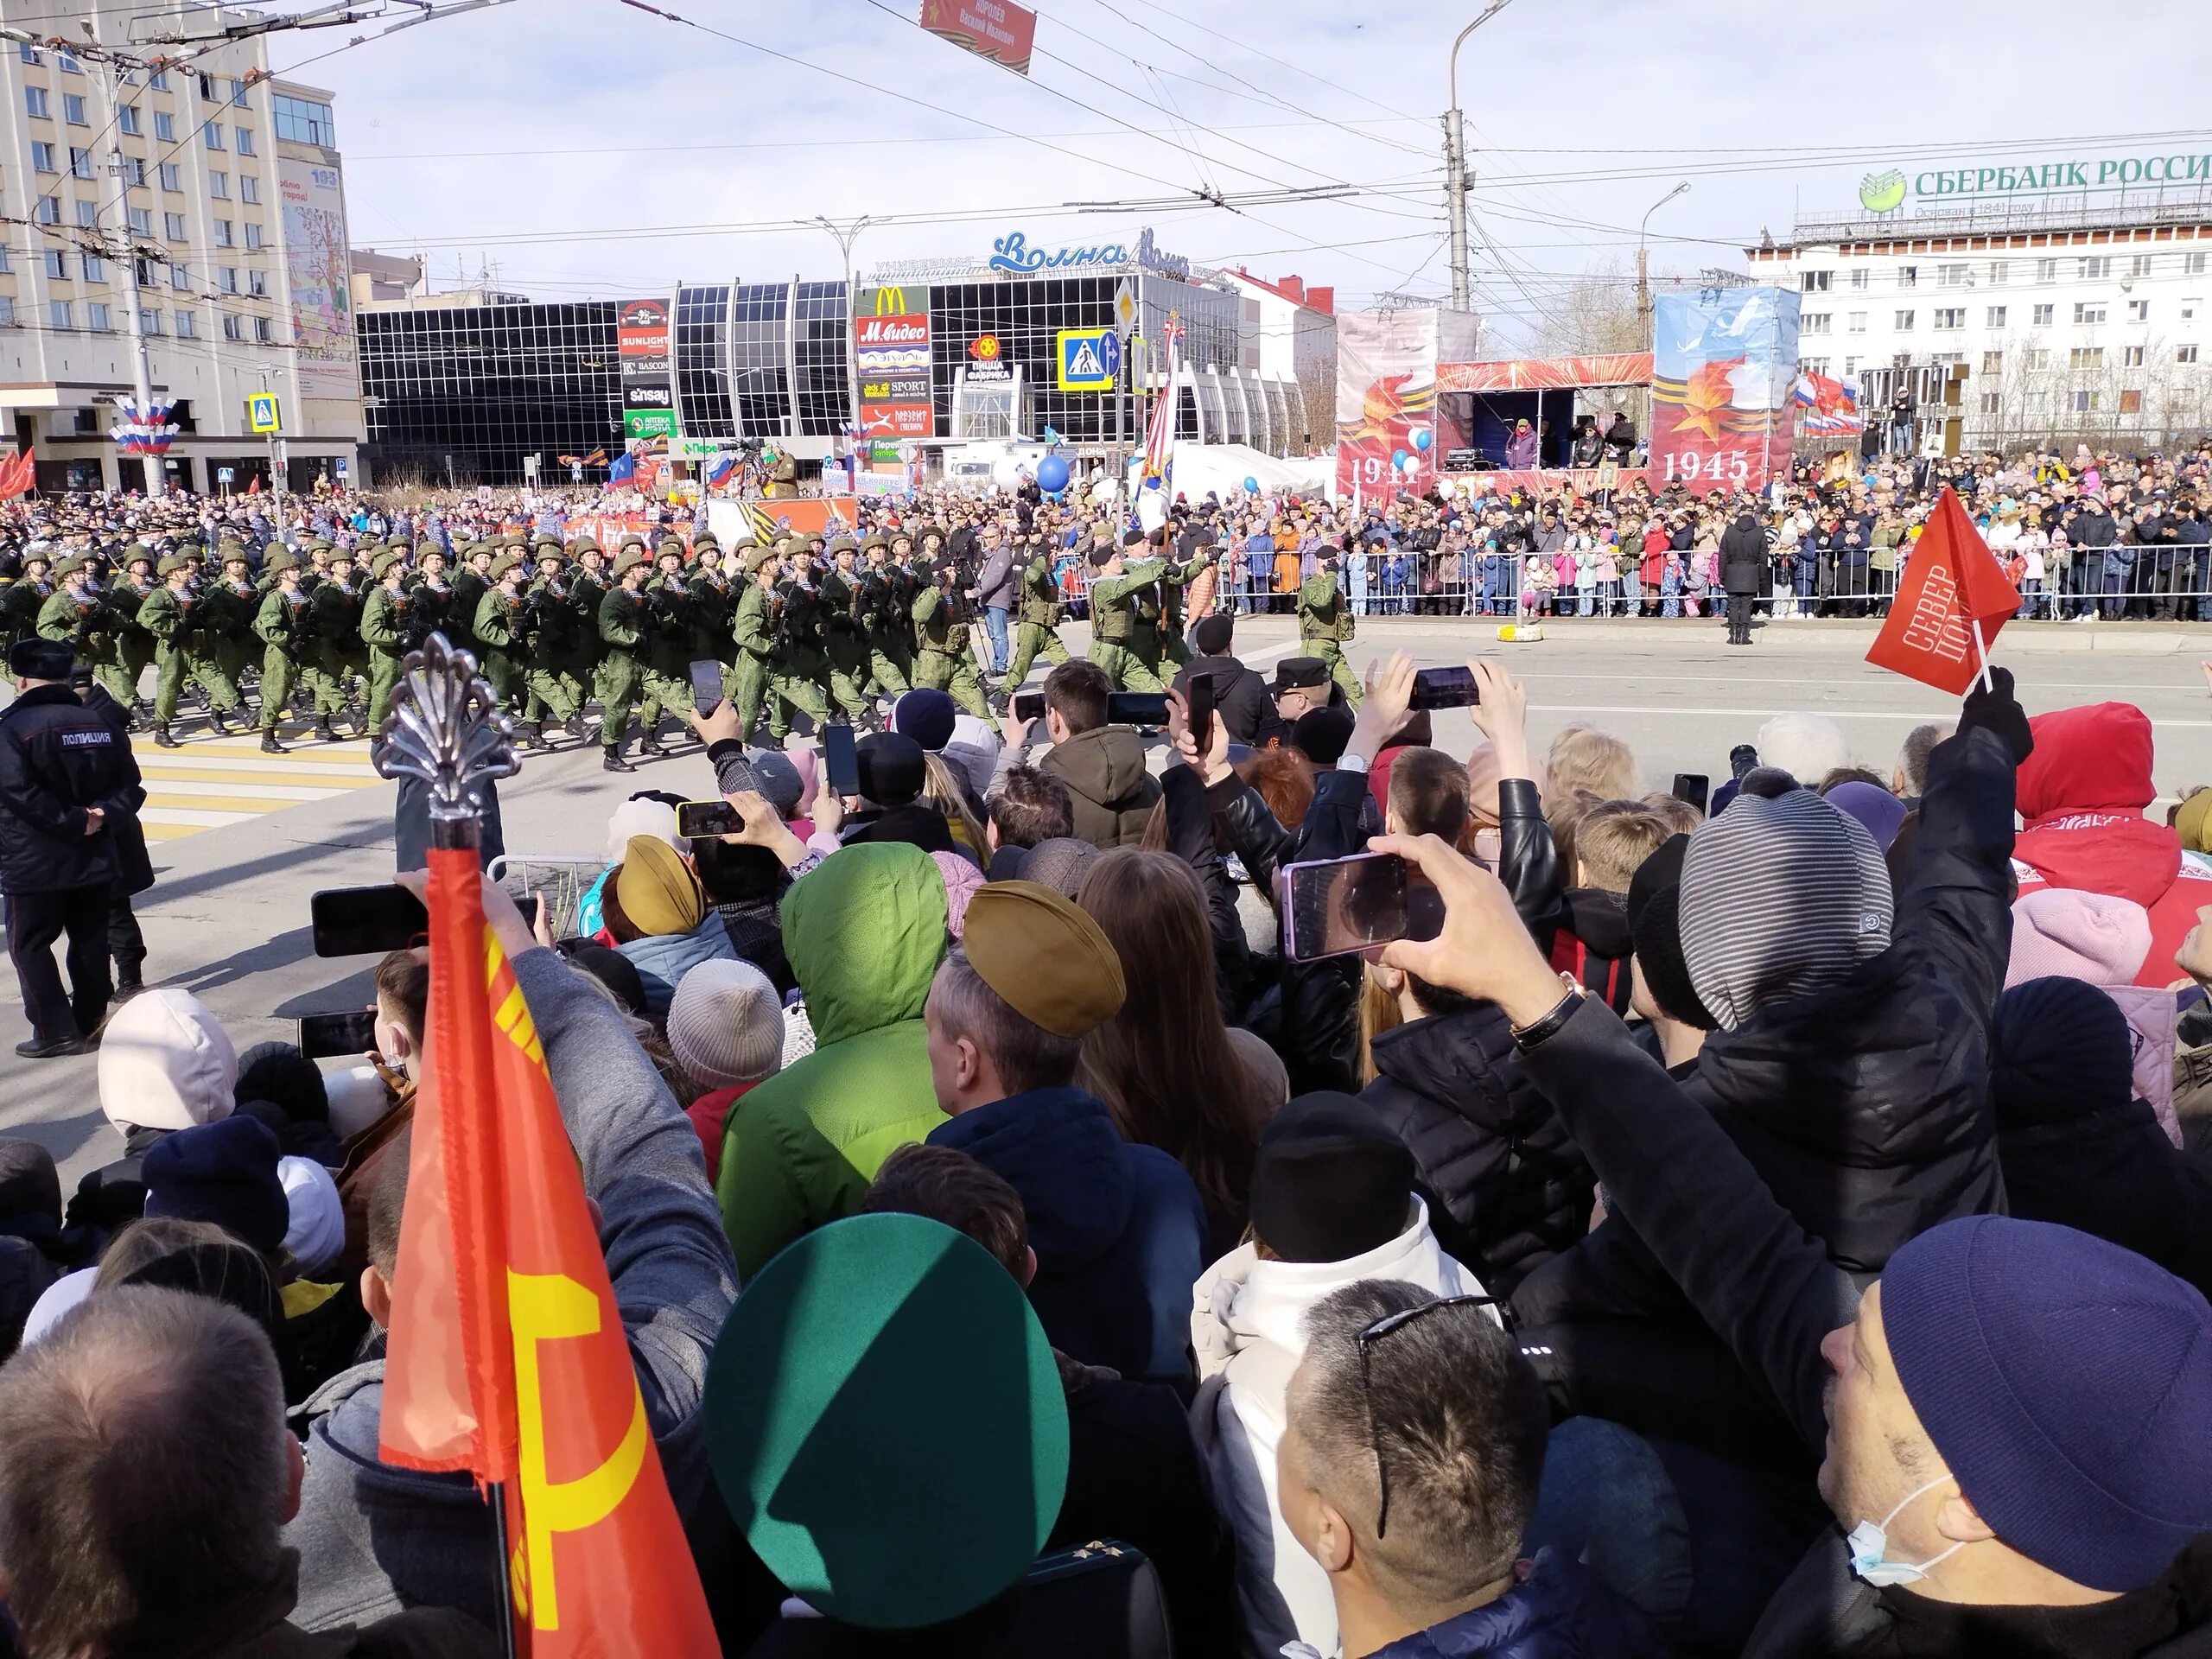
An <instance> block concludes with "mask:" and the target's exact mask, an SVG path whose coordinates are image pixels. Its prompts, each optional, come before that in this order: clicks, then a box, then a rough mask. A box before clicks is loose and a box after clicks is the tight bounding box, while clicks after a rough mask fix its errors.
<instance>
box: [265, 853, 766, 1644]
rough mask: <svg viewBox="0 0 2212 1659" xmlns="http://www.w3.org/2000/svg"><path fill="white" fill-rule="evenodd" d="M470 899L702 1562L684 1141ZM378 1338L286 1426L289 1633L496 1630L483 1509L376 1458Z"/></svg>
mask: <svg viewBox="0 0 2212 1659" xmlns="http://www.w3.org/2000/svg"><path fill="white" fill-rule="evenodd" d="M485 900H486V913H487V916H488V917H489V918H490V919H491V920H492V922H493V927H494V929H495V931H498V932H499V935H500V938H501V939H502V942H503V943H504V944H505V945H506V948H507V951H508V954H509V957H510V959H511V960H512V963H513V966H514V971H515V978H516V980H517V981H518V982H519V984H520V985H521V987H522V993H523V996H524V1001H527V1002H528V1003H529V1005H530V1014H531V1021H532V1022H533V1023H534V1024H535V1025H536V1026H537V1031H538V1033H539V1035H540V1037H541V1038H542V1039H543V1043H544V1046H545V1064H546V1067H547V1069H548V1070H549V1071H550V1072H551V1074H552V1077H553V1092H554V1095H555V1096H556V1098H557V1099H558V1101H559V1103H560V1108H561V1118H562V1122H563V1123H564V1124H566V1125H567V1128H568V1131H569V1141H571V1143H572V1144H573V1145H574V1146H575V1150H576V1156H577V1160H578V1161H579V1163H580V1165H581V1166H582V1174H583V1183H584V1192H585V1193H586V1195H587V1196H588V1197H589V1198H590V1199H591V1200H592V1202H593V1203H594V1205H597V1206H598V1210H599V1217H600V1227H599V1233H600V1243H601V1248H602V1249H604V1250H605V1251H606V1253H607V1273H608V1275H609V1277H610V1278H611V1279H612V1280H613V1286H614V1300H615V1302H616V1304H617V1305H618V1306H620V1309H621V1311H622V1323H623V1326H624V1328H625V1330H626V1332H627V1333H628V1336H629V1340H630V1354H631V1358H632V1362H633V1363H634V1365H635V1367H636V1370H637V1374H638V1387H639V1390H640V1391H641V1392H642V1393H643V1394H644V1395H645V1414H646V1419H647V1421H649V1422H650V1423H651V1425H652V1433H653V1439H654V1441H655V1443H656V1445H657V1446H658V1448H659V1451H660V1462H661V1467H662V1469H663V1470H664V1471H665V1473H666V1475H667V1478H668V1487H669V1492H670V1495H671V1497H673V1498H674V1499H675V1502H676V1510H677V1515H678V1516H681V1517H682V1518H683V1522H684V1525H685V1528H686V1529H687V1530H688V1531H689V1532H690V1534H691V1535H692V1539H693V1544H694V1549H695V1552H696V1551H697V1550H698V1549H700V1548H702V1545H705V1546H706V1547H707V1548H712V1546H711V1545H710V1544H707V1535H711V1534H713V1533H715V1532H721V1533H724V1534H725V1535H726V1531H727V1527H728V1522H727V1519H726V1517H725V1516H723V1514H722V1512H721V1505H720V1503H719V1500H718V1499H716V1498H715V1497H714V1496H713V1495H712V1494H711V1492H710V1491H709V1484H710V1482H709V1473H708V1469H707V1459H706V1448H705V1441H704V1433H703V1428H702V1424H701V1422H700V1420H699V1402H700V1398H701V1395H702V1393H703V1391H704V1389H705V1386H706V1380H707V1361H708V1359H709V1356H710V1355H711V1354H712V1353H713V1351H714V1343H715V1334H716V1332H719V1331H720V1330H721V1323H722V1318H723V1316H724V1315H725V1314H726V1313H728V1311H729V1307H730V1304H731V1303H732V1302H733V1301H734V1300H736V1296H737V1267H736V1263H735V1262H734V1259H733V1258H732V1256H731V1255H730V1249H729V1241H728V1239H727V1238H726V1237H725V1236H723V1233H722V1225H721V1212H720V1211H718V1210H717V1209H716V1208H715V1195H714V1192H713V1190H712V1189H711V1188H710V1187H709V1186H708V1185H707V1173H706V1166H705V1163H704V1160H703V1159H702V1156H701V1154H700V1151H699V1136H698V1134H697V1132H696V1130H695V1129H693V1128H692V1127H691V1125H690V1121H689V1120H688V1119H686V1118H685V1116H683V1112H682V1111H681V1110H680V1109H678V1107H677V1102H676V1100H675V1097H674V1096H671V1094H670V1093H669V1091H668V1087H667V1085H666V1084H664V1083H663V1082H662V1081H661V1078H660V1075H659V1073H658V1072H657V1071H655V1070H654V1069H653V1065H652V1061H651V1060H650V1059H648V1058H646V1056H645V1051H644V1050H643V1049H641V1048H639V1046H638V1044H637V1041H636V1039H634V1038H632V1036H631V1034H630V1031H629V1028H628V1027H627V1025H626V1023H625V1021H624V1020H623V1017H622V1015H621V1014H620V1012H619V1011H618V1010H617V1009H616V1008H615V1007H614V1006H613V1003H612V1002H610V1001H608V1000H607V998H606V997H605V996H603V995H601V994H600V992H599V991H598V990H597V989H596V988H594V987H593V986H592V985H591V984H590V983H589V982H587V981H586V980H585V978H584V977H583V976H582V974H581V973H579V972H577V971H576V970H575V969H571V968H570V967H569V965H568V963H565V962H564V961H563V959H562V958H561V957H560V956H559V955H557V954H556V952H554V951H553V950H549V949H546V948H544V947H543V946H535V945H532V944H531V942H530V939H529V934H528V931H527V929H526V928H524V927H523V925H522V922H521V918H520V917H519V916H518V915H516V914H515V912H514V909H513V906H512V904H511V903H509V902H507V900H506V899H505V896H504V895H503V894H499V893H497V889H495V888H492V887H489V885H488V884H487V886H486V894H485ZM499 912H504V914H502V913H499ZM518 947H526V948H518ZM374 1254H375V1252H374V1250H373V1249H372V1266H371V1268H369V1270H368V1271H369V1274H371V1275H374V1274H377V1273H378V1267H377V1266H376V1265H375V1263H374V1262H373V1256H374ZM390 1266H391V1264H390V1263H389V1262H386V1263H385V1264H384V1270H385V1273H387V1274H388V1273H389V1270H390ZM377 1300H378V1301H379V1302H384V1297H383V1296H382V1295H381V1294H380V1295H379V1296H378V1298H377ZM385 1305H386V1306H388V1303H386V1304H385ZM382 1334H383V1333H382V1332H381V1331H379V1332H378V1333H377V1335H376V1338H375V1340H376V1342H377V1345H378V1357H376V1358H374V1359H372V1360H369V1361H367V1362H366V1363H363V1364H359V1365H356V1366H354V1367H353V1369H352V1370H348V1371H346V1372H344V1373H343V1374H341V1375H340V1376H336V1377H334V1378H332V1379H331V1381H330V1382H329V1383H327V1384H325V1385H324V1386H323V1387H322V1388H321V1389H319V1390H318V1391H317V1392H316V1393H315V1395H312V1396H311V1397H310V1398H309V1399H308V1401H307V1402H306V1403H305V1404H304V1405H302V1407H301V1408H299V1410H298V1412H297V1413H296V1416H295V1424H294V1426H295V1427H296V1428H303V1430H304V1432H305V1433H306V1436H307V1478H306V1482H305V1484H304V1485H303V1486H302V1490H301V1492H300V1509H299V1515H298V1516H297V1518H296V1519H295V1520H294V1521H293V1522H292V1523H291V1524H290V1525H289V1527H287V1528H286V1529H285V1531H284V1541H285V1542H286V1543H287V1544H289V1545H290V1546H291V1547H292V1548H295V1549H297V1550H298V1551H299V1552H300V1601H299V1606H298V1608H297V1610H296V1612H295V1613H294V1614H293V1618H294V1620H295V1622H296V1623H297V1624H301V1625H302V1626H303V1627H305V1628H306V1629H308V1630H321V1629H323V1628H325V1627H327V1626H330V1625H334V1624H359V1623H363V1622H365V1621H368V1620H372V1619H376V1618H383V1617H385V1615H387V1614H390V1613H392V1612H396V1611H399V1610H400V1609H402V1608H406V1607H421V1606H429V1607H454V1608H458V1609H460V1610H461V1611H463V1612H466V1613H467V1614H469V1615H470V1616H471V1617H473V1618H477V1619H479V1620H480V1621H481V1622H482V1623H483V1624H486V1626H488V1627H490V1628H493V1629H497V1628H498V1625H499V1603H498V1600H497V1592H496V1581H495V1580H494V1577H493V1574H494V1573H496V1572H498V1571H499V1567H500V1564H499V1560H498V1559H497V1555H496V1550H495V1545H494V1542H493V1529H492V1515H491V1511H490V1510H489V1509H488V1508H486V1505H485V1504H484V1503H481V1502H480V1500H479V1499H478V1497H477V1496H476V1491H475V1487H474V1484H473V1483H472V1482H471V1481H470V1479H469V1478H467V1476H465V1475H436V1474H424V1473H422V1472H420V1471H416V1470H412V1469H399V1468H394V1467H392V1466H391V1465H386V1464H383V1463H380V1462H378V1459H377V1430H378V1418H379V1416H380V1414H381V1411H382V1407H383V1400H384V1360H383V1357H382V1356H381V1349H382Z"/></svg>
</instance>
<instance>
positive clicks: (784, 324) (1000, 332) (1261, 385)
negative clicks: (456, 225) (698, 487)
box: [359, 270, 1309, 483]
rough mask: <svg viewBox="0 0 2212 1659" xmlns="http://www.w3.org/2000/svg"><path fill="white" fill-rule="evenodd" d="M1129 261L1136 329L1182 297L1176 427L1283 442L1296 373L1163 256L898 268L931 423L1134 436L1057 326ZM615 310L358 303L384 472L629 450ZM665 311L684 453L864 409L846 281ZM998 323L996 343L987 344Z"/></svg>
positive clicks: (1290, 427)
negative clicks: (1268, 373) (1255, 347)
mask: <svg viewBox="0 0 2212 1659" xmlns="http://www.w3.org/2000/svg"><path fill="white" fill-rule="evenodd" d="M1124 274H1126V275H1128V277H1129V279H1130V280H1131V281H1132V282H1133V283H1134V285H1135V289H1136V293H1137V300H1138V306H1139V310H1140V315H1141V322H1140V325H1139V331H1140V333H1141V335H1142V336H1143V337H1144V338H1146V339H1147V340H1154V341H1156V340H1158V339H1159V338H1160V329H1161V327H1162V326H1163V325H1164V323H1165V321H1166V316H1167V314H1168V312H1169V311H1170V310H1171V309H1172V310H1173V311H1174V312H1175V313H1176V314H1177V315H1178V317H1179V320H1180V321H1181V323H1182V326H1183V330H1184V334H1183V345H1182V352H1181V358H1182V362H1183V364H1184V365H1185V374H1184V376H1183V378H1182V380H1181V384H1180V391H1179V397H1178V409H1177V419H1176V426H1177V435H1178V436H1179V438H1182V439H1185V440H1189V441H1193V442H1214V443H1224V442H1227V443H1249V444H1251V445H1252V446H1253V447H1255V448H1260V449H1263V450H1268V451H1270V452H1274V453H1288V451H1289V449H1290V447H1291V446H1292V445H1294V444H1295V443H1296V442H1299V440H1300V435H1301V434H1302V433H1304V432H1305V431H1306V430H1308V429H1309V426H1308V423H1306V422H1305V421H1304V419H1303V415H1302V410H1301V409H1300V405H1299V404H1297V400H1298V398H1299V395H1300V394H1299V391H1298V388H1297V386H1296V385H1294V384H1292V383H1290V382H1288V381H1279V380H1263V379H1262V378H1260V377H1259V376H1258V374H1257V373H1256V372H1255V371H1254V370H1252V369H1251V368H1249V367H1245V366H1240V332H1239V329H1240V322H1241V321H1242V320H1243V300H1242V298H1241V297H1240V296H1238V295H1237V294H1236V293H1233V292H1230V291H1226V290H1224V289H1220V288H1217V287H1214V286H1212V285H1211V284H1208V283H1198V282H1185V281H1180V280H1178V279H1176V278H1174V277H1167V276H1164V275H1162V274H1160V273H1159V272H1156V271H1152V270H1130V271H1128V272H1126V273H1124V272H1122V271H1119V270H1108V271H1102V272H1099V273H1096V274H1090V275H1077V274H1073V273H1069V274H1062V275H1045V274H1039V275H1037V276H1030V277H996V278H991V277H982V276H980V275H979V276H978V277H976V279H975V280H967V281H938V282H931V283H921V282H913V283H907V284H906V285H905V286H904V287H903V288H900V287H899V284H898V283H896V282H895V281H891V282H887V283H885V284H884V285H885V286H888V287H892V288H894V289H898V290H899V299H898V300H897V303H899V304H900V305H904V306H905V307H906V308H907V310H908V311H909V312H912V311H915V310H918V309H919V307H920V303H921V302H922V300H923V296H924V295H925V294H926V296H928V297H927V301H926V303H927V306H928V310H929V317H930V359H931V362H930V390H931V409H932V414H933V416H934V427H935V434H934V441H935V442H939V443H958V442H970V441H980V440H988V439H1004V438H1010V437H1014V436H1027V437H1035V436H1037V435H1040V434H1041V433H1042V432H1043V430H1044V429H1045V428H1046V427H1048V426H1049V427H1052V429H1055V430H1056V431H1057V432H1058V434H1059V435H1060V437H1061V439H1062V440H1063V441H1064V442H1067V443H1069V444H1071V445H1072V446H1075V447H1077V448H1078V449H1083V448H1090V449H1094V450H1098V451H1103V450H1104V449H1106V448H1111V447H1114V446H1116V445H1117V444H1129V445H1135V444H1136V443H1139V442H1141V441H1142V434H1141V431H1140V430H1138V429H1137V427H1136V411H1135V409H1134V408H1133V407H1132V406H1131V404H1130V401H1129V400H1128V399H1127V398H1125V397H1109V396H1106V395H1103V394H1100V393H1096V392H1064V391H1059V390H1058V385H1057V374H1056V368H1057V364H1056V358H1057V355H1058V334H1059V332H1060V331H1061V330H1062V329H1069V328H1103V327H1109V326H1110V325H1111V324H1112V322H1113V321H1114V299H1115V292H1116V288H1117V287H1118V286H1119V284H1120V283H1121V281H1122V277H1123V275H1124ZM868 286H874V284H868ZM614 313H615V303H614V302H612V301H597V302H583V303H560V304H543V305H535V304H518V305H489V306H480V307H459V308H450V309H433V308H364V309H363V310H362V312H361V313H360V315H359V344H360V361H361V377H362V390H363V391H364V392H365V394H366V396H367V397H369V398H370V400H371V403H370V406H369V413H368V426H369V444H370V448H369V456H368V460H369V463H370V466H371V468H372V475H373V476H376V477H378V478H386V477H391V476H393V475H395V474H411V475H414V476H418V477H421V478H423V479H425V480H431V481H443V480H445V479H446V478H448V476H450V477H451V478H452V479H453V480H454V481H457V482H463V483H466V482H471V481H475V482H484V483H511V482H514V481H517V480H520V479H521V478H523V477H524V467H523V459H524V456H526V455H531V454H536V455H537V456H539V457H540V460H539V468H540V476H542V477H546V478H549V479H550V478H554V477H557V476H559V475H560V474H558V472H557V471H556V461H557V457H558V456H560V455H562V454H579V455H581V454H589V453H590V452H591V451H592V450H593V449H594V448H607V449H609V450H616V449H619V448H620V442H621V436H620V435H621V387H620V368H619V363H618V359H617V355H616V350H615V316H614ZM672 315H673V317H674V320H675V321H674V327H675V340H674V355H675V371H676V404H677V425H678V429H677V446H678V448H679V449H680V450H681V451H682V452H683V453H684V454H691V455H700V454H712V453H714V452H715V450H717V449H719V448H724V447H726V446H729V445H732V444H734V443H737V442H744V441H747V440H759V439H770V440H780V441H782V442H785V443H786V444H788V445H789V446H790V447H791V448H792V450H793V451H794V452H795V453H797V454H799V455H800V456H802V457H814V456H819V455H822V454H827V453H828V451H829V447H830V444H831V442H832V441H833V440H835V439H837V438H839V437H841V436H842V435H843V434H844V433H845V430H846V428H847V425H848V423H849V421H850V420H851V418H852V402H851V387H850V381H849V375H848V365H849V360H850V354H851V350H852V323H851V319H850V316H849V313H848V308H847V298H846V292H845V284H844V283H842V282H809V281H805V280H804V279H799V278H794V279H792V280H791V281H789V282H782V283H720V284H715V283H702V284H697V285H691V284H685V285H682V286H679V287H678V288H677V290H676V294H675V304H674V307H673V309H672ZM986 336H988V337H989V338H991V339H993V340H995V341H996V342H997V351H996V353H995V357H994V356H992V355H991V354H989V353H988V350H986V351H985V352H982V353H978V352H977V350H976V342H977V341H978V340H982V339H984V338H985V337H986ZM1247 360H1249V359H1247ZM983 365H990V366H983ZM979 368H980V369H981V372H979ZM1130 371H1135V372H1141V373H1142V374H1143V377H1144V378H1145V381H1146V384H1147V385H1148V386H1150V387H1154V388H1156V387H1157V386H1158V385H1159V384H1160V378H1161V377H1162V374H1163V372H1164V365H1163V363H1161V362H1160V360H1159V359H1157V358H1154V359H1150V360H1144V359H1140V360H1139V361H1137V362H1136V363H1135V364H1133V365H1128V367H1127V368H1126V369H1125V383H1126V380H1127V378H1128V372H1130Z"/></svg>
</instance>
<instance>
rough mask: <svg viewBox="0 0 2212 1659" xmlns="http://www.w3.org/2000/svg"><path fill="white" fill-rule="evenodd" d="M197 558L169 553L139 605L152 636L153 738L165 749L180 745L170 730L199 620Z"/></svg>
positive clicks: (141, 619)
mask: <svg viewBox="0 0 2212 1659" xmlns="http://www.w3.org/2000/svg"><path fill="white" fill-rule="evenodd" d="M198 568H199V566H198V562H197V561H195V560H194V558H192V556H190V555H188V554H186V553H182V552H177V553H172V554H170V555H169V556H168V557H167V558H166V559H163V560H162V562H161V563H160V564H159V565H157V566H156V567H155V569H156V574H158V575H160V577H161V579H162V586H160V587H159V588H155V589H154V591H153V592H152V593H150V594H147V595H146V598H145V601H144V602H143V604H141V605H140V606H139V607H138V623H139V626H141V627H143V628H144V629H145V630H146V632H148V633H149V634H150V635H152V636H153V639H154V669H155V678H154V741H155V743H156V744H157V745H158V746H159V747H162V748H164V749H177V748H182V747H184V746H183V745H182V744H181V743H179V742H178V741H176V738H175V736H174V735H173V734H171V733H170V731H169V723H170V722H171V721H174V720H175V718H176V700H177V696H178V694H179V693H181V691H182V690H184V675H185V668H186V664H187V660H188V659H187V658H186V655H185V647H186V645H188V643H189V642H190V641H191V639H192V635H193V632H194V629H195V628H196V627H197V626H198V624H197V622H196V621H195V620H194V616H193V607H194V594H193V591H192V576H193V572H194V570H196V569H198Z"/></svg>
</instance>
